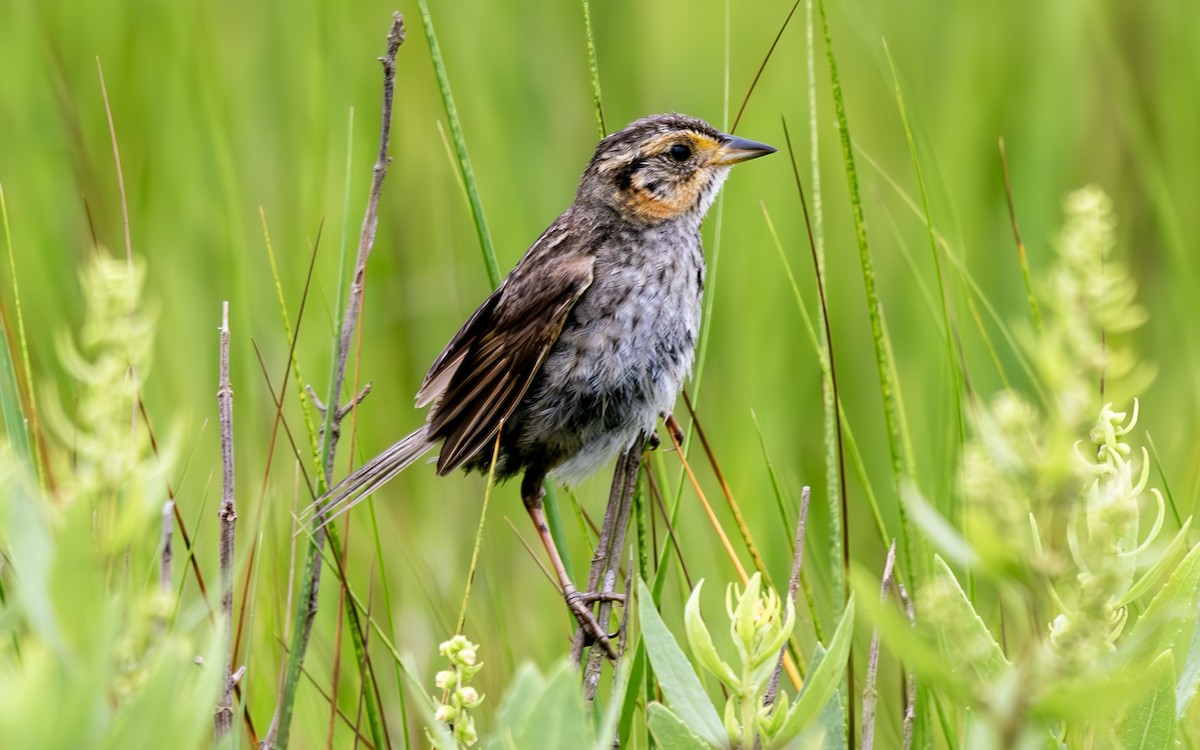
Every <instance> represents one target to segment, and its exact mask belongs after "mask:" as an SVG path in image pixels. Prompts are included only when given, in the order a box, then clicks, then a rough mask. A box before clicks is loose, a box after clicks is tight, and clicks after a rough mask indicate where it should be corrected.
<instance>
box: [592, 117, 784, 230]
mask: <svg viewBox="0 0 1200 750" xmlns="http://www.w3.org/2000/svg"><path fill="white" fill-rule="evenodd" d="M774 152H775V149H774V148H772V147H770V146H768V145H766V144H765V143H758V142H756V141H751V140H747V139H745V138H739V137H737V136H733V135H726V134H725V133H721V132H719V131H718V130H717V129H716V128H714V127H713V126H711V125H709V124H708V123H707V122H704V121H703V120H700V119H697V118H694V117H687V116H686V115H679V114H668V115H653V116H650V117H644V118H642V119H640V120H637V121H635V122H633V123H630V124H629V125H628V126H626V127H625V129H624V130H621V131H619V132H616V133H613V134H612V135H610V136H608V137H606V138H605V139H604V140H602V141H600V145H599V146H597V147H596V154H595V156H593V157H592V160H591V162H589V163H588V166H587V169H586V170H585V171H584V173H583V179H582V180H581V181H580V183H579V193H578V194H577V196H576V201H586V202H593V201H598V202H601V203H603V204H605V205H607V206H609V207H610V208H612V209H614V210H615V211H616V212H617V213H618V214H620V215H621V216H622V217H623V218H625V219H627V220H629V221H632V222H636V223H639V224H644V225H655V224H661V223H662V222H665V221H670V220H673V219H679V218H685V217H690V218H694V219H695V221H696V222H697V224H698V223H699V221H700V219H702V218H703V217H704V214H705V213H706V212H707V211H708V208H709V206H711V205H712V202H713V201H714V200H715V199H716V197H717V193H718V191H720V189H721V185H722V184H723V183H724V182H725V178H726V177H727V176H728V175H729V169H730V167H732V166H733V165H734V164H737V163H738V162H742V161H746V160H748V159H755V158H758V157H759V156H766V155H767V154H771V153H774Z"/></svg>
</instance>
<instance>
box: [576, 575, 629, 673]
mask: <svg viewBox="0 0 1200 750" xmlns="http://www.w3.org/2000/svg"><path fill="white" fill-rule="evenodd" d="M564 598H565V599H566V600H567V607H568V608H570V610H571V614H573V615H575V620H576V621H577V622H578V623H579V629H580V630H582V631H583V635H584V642H585V644H589V645H596V646H599V647H600V648H602V649H604V653H605V655H607V656H608V658H609V659H611V660H612V661H616V660H617V658H618V654H617V649H616V647H614V646H613V643H612V642H613V640H615V639H616V637H617V635H619V634H620V630H618V631H617V633H614V634H607V633H605V632H604V631H603V630H602V629H601V628H600V623H599V622H597V621H596V616H595V615H594V614H593V613H592V610H591V606H590V605H591V604H592V603H594V602H597V601H620V602H624V601H625V596H624V595H623V594H614V593H605V592H590V591H589V592H580V591H576V590H574V589H572V590H570V591H568V592H567V593H566V594H565V595H564Z"/></svg>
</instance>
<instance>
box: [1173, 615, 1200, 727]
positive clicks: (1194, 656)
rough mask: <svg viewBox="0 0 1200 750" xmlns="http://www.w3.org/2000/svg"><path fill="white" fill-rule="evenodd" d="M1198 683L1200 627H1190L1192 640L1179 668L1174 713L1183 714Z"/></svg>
mask: <svg viewBox="0 0 1200 750" xmlns="http://www.w3.org/2000/svg"><path fill="white" fill-rule="evenodd" d="M1198 684H1200V628H1193V629H1192V642H1191V643H1190V644H1189V645H1188V652H1187V657H1186V658H1185V659H1184V660H1183V666H1182V667H1181V668H1180V670H1179V683H1178V685H1176V687H1175V715H1176V716H1180V717H1182V716H1183V713H1184V711H1186V710H1187V707H1188V704H1189V703H1191V702H1192V696H1194V695H1195V694H1196V686H1197V685H1198Z"/></svg>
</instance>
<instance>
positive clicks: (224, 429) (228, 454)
mask: <svg viewBox="0 0 1200 750" xmlns="http://www.w3.org/2000/svg"><path fill="white" fill-rule="evenodd" d="M217 411H218V412H219V413H220V422H221V468H222V474H223V477H224V480H223V482H222V485H221V508H220V510H219V511H218V513H217V518H218V519H219V520H220V525H221V539H220V543H219V547H218V548H219V550H220V566H221V621H222V623H223V624H224V627H225V633H224V636H223V637H224V641H225V688H224V690H223V692H222V693H221V702H220V703H218V704H217V712H216V716H215V717H214V718H213V734H214V736H215V738H216V741H217V742H220V741H221V740H222V739H224V738H225V736H226V735H228V734H229V730H230V729H231V728H232V727H233V683H234V680H233V640H232V639H233V553H234V535H235V530H236V528H237V504H236V502H235V501H234V493H233V489H234V486H233V388H232V386H230V384H229V302H224V303H222V304H221V356H220V385H219V386H218V387H217Z"/></svg>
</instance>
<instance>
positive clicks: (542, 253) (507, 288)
mask: <svg viewBox="0 0 1200 750" xmlns="http://www.w3.org/2000/svg"><path fill="white" fill-rule="evenodd" d="M569 236H570V235H569V233H568V232H566V231H565V228H564V227H562V226H561V225H557V224H556V225H555V226H552V227H551V228H550V229H549V230H547V232H546V233H545V234H544V235H542V237H541V238H539V240H538V241H537V242H536V243H534V246H533V247H532V248H530V251H529V252H528V253H527V254H526V255H525V257H524V258H522V260H521V262H520V263H518V264H517V267H516V268H514V269H513V271H512V273H511V274H509V276H508V278H507V279H505V281H504V283H503V284H502V285H501V286H500V288H499V289H497V290H496V292H495V293H493V295H492V296H491V297H489V298H488V300H487V301H486V302H484V304H483V305H481V306H480V308H479V310H477V311H476V312H475V314H474V315H472V316H471V319H470V320H469V321H468V322H467V324H466V325H464V326H463V328H462V329H461V330H460V331H459V333H458V335H456V336H455V338H454V339H453V340H452V341H451V342H450V345H448V346H447V347H446V350H445V351H444V352H443V353H442V355H441V356H440V357H439V358H438V361H437V362H435V363H434V367H433V368H431V369H430V373H429V375H428V376H427V377H426V379H425V386H423V387H422V390H421V393H420V394H419V396H418V398H424V399H426V400H427V401H429V400H433V399H435V398H438V396H439V395H440V398H439V399H438V400H437V403H436V404H435V405H434V407H433V409H432V410H431V412H430V414H429V429H430V435H431V436H432V437H434V438H435V439H436V438H441V439H443V440H444V442H443V444H442V450H441V454H440V455H439V456H438V469H437V470H438V473H439V474H448V473H450V472H452V471H454V470H455V469H457V468H458V467H459V466H461V465H462V464H463V463H464V462H465V461H467V460H468V459H470V458H471V457H472V456H474V455H476V454H477V453H479V452H480V451H481V450H483V449H485V448H486V447H487V446H488V445H490V444H491V443H492V441H493V440H495V437H496V432H497V431H498V430H499V428H500V425H501V424H502V423H503V421H504V420H505V419H507V418H508V417H509V416H510V415H511V414H512V412H513V410H514V409H516V407H517V404H519V403H520V401H521V398H522V397H523V396H524V395H525V392H526V391H527V390H528V389H529V386H530V384H531V383H532V382H533V380H534V377H535V376H536V375H537V373H538V370H539V368H541V365H542V362H543V361H544V360H545V358H546V355H547V354H548V353H549V351H550V348H551V347H552V346H553V345H554V342H555V341H557V340H558V337H559V334H560V333H561V332H562V328H563V325H564V324H565V323H566V321H567V317H568V316H569V315H570V313H571V309H572V308H573V307H574V306H575V302H576V301H577V300H578V299H579V297H580V296H581V295H582V294H583V293H584V291H586V290H587V288H588V286H590V285H591V283H592V266H593V264H594V262H595V259H594V257H593V256H592V255H591V254H590V253H587V252H586V251H584V250H582V249H581V248H579V247H574V246H572V244H571V243H570V242H568V241H567V240H568V238H569ZM549 255H553V256H554V258H553V262H552V263H544V262H539V261H541V260H546V259H547V256H549ZM435 388H436V391H435Z"/></svg>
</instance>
